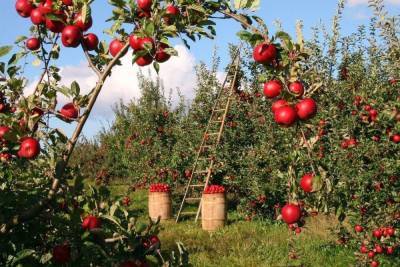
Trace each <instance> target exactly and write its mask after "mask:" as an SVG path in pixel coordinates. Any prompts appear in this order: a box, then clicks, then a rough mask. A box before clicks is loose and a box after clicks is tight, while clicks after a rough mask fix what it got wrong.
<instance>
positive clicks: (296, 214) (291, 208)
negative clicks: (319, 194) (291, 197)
mask: <svg viewBox="0 0 400 267" xmlns="http://www.w3.org/2000/svg"><path fill="white" fill-rule="evenodd" d="M281 215H282V219H283V221H284V222H285V223H287V224H291V223H296V222H298V221H299V220H300V217H301V209H300V207H299V205H295V204H286V205H285V206H283V208H282V210H281Z"/></svg>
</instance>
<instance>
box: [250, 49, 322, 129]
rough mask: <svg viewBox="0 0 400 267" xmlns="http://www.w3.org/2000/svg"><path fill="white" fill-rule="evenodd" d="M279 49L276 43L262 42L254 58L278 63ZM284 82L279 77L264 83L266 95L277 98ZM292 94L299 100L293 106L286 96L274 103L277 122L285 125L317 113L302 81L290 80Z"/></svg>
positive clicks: (280, 93)
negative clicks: (306, 96) (305, 92)
mask: <svg viewBox="0 0 400 267" xmlns="http://www.w3.org/2000/svg"><path fill="white" fill-rule="evenodd" d="M277 56H278V49H277V48H276V46H275V45H274V44H269V43H266V42H264V43H261V44H259V45H257V46H255V47H254V50H253V58H254V60H255V61H256V62H257V63H259V64H265V65H266V64H269V65H272V66H276V65H277ZM283 89H284V84H283V83H282V82H281V81H280V80H278V79H272V80H270V81H267V82H265V83H264V96H265V97H266V98H269V99H275V98H277V97H279V96H281V95H282V92H283ZM287 89H288V92H289V94H290V95H292V96H295V97H296V98H297V99H299V100H298V102H297V103H296V104H295V105H294V106H293V104H292V103H290V102H288V101H287V100H286V99H284V98H280V99H278V100H276V101H275V102H274V103H273V104H272V112H273V113H274V118H275V122H277V123H278V124H280V125H283V126H287V127H288V126H291V125H293V124H294V123H295V122H296V121H297V120H298V119H300V120H303V121H304V120H308V119H310V118H312V117H313V116H314V115H315V114H316V113H317V104H316V102H315V100H314V99H312V98H304V97H303V96H304V84H303V83H302V82H301V81H294V82H290V83H289V84H288V85H287Z"/></svg>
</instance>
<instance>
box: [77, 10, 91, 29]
mask: <svg viewBox="0 0 400 267" xmlns="http://www.w3.org/2000/svg"><path fill="white" fill-rule="evenodd" d="M92 24H93V20H92V17H91V16H89V17H88V18H86V21H85V23H83V17H82V14H81V13H78V14H76V15H75V18H74V25H75V26H77V27H78V28H79V29H81V31H82V32H85V31H87V30H89V29H90V27H92Z"/></svg>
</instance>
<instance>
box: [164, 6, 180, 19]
mask: <svg viewBox="0 0 400 267" xmlns="http://www.w3.org/2000/svg"><path fill="white" fill-rule="evenodd" d="M165 14H167V15H168V16H170V17H177V16H179V15H180V14H181V12H180V11H179V8H178V7H176V6H174V5H168V6H167V8H166V9H165Z"/></svg>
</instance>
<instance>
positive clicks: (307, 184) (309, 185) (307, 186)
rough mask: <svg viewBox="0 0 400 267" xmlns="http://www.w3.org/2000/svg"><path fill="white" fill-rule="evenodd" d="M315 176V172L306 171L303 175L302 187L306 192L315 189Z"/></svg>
mask: <svg viewBox="0 0 400 267" xmlns="http://www.w3.org/2000/svg"><path fill="white" fill-rule="evenodd" d="M313 178H314V174H313V173H306V174H304V175H303V177H301V180H300V187H301V188H302V189H303V191H304V192H307V193H310V192H312V191H313Z"/></svg>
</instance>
